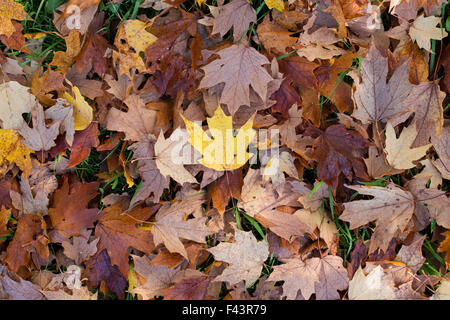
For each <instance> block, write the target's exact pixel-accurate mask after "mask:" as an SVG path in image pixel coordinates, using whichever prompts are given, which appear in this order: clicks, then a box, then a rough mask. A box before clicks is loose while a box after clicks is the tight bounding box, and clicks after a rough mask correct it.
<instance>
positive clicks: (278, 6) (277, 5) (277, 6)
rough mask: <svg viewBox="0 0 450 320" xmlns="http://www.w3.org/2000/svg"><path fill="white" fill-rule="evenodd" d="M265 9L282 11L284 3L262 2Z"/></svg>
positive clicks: (279, 0) (276, 1) (278, 0)
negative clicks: (264, 4) (265, 6)
mask: <svg viewBox="0 0 450 320" xmlns="http://www.w3.org/2000/svg"><path fill="white" fill-rule="evenodd" d="M264 1H265V3H266V5H267V7H268V8H269V9H272V8H275V9H277V10H278V11H280V12H283V10H284V1H283V0H264Z"/></svg>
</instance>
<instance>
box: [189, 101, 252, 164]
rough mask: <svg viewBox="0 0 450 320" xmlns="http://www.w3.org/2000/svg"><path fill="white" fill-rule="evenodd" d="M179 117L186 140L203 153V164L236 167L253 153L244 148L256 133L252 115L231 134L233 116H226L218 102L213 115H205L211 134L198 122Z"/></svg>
mask: <svg viewBox="0 0 450 320" xmlns="http://www.w3.org/2000/svg"><path fill="white" fill-rule="evenodd" d="M181 117H182V118H183V120H184V123H185V124H186V129H187V131H188V132H189V134H190V140H189V142H190V143H191V145H192V146H193V147H194V148H195V149H196V150H198V151H199V152H200V153H201V154H202V155H203V158H202V159H201V160H200V163H201V164H202V165H204V166H205V167H207V168H211V169H213V170H216V171H224V170H235V169H238V168H240V167H242V166H243V165H244V164H245V163H246V162H247V161H248V159H249V158H250V156H251V155H252V154H250V153H248V152H247V147H248V145H249V144H250V142H251V141H252V139H253V137H254V136H255V134H256V132H255V130H253V128H252V127H253V119H254V117H255V115H253V116H252V117H251V118H250V119H249V120H248V121H247V122H246V123H245V124H244V125H243V126H242V127H241V128H240V129H239V131H238V133H237V135H234V134H233V120H232V117H231V116H226V115H225V113H224V112H223V110H222V108H221V107H220V105H219V106H218V107H217V110H216V112H215V113H214V115H213V117H212V118H207V122H208V126H209V133H210V135H211V137H210V136H209V135H208V134H207V133H206V132H205V131H203V129H202V127H201V126H200V125H199V124H197V123H194V122H191V121H189V120H187V119H186V118H184V117H183V116H182V115H181Z"/></svg>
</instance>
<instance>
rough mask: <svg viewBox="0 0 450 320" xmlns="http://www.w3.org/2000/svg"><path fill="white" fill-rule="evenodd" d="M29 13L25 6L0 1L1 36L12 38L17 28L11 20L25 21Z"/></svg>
mask: <svg viewBox="0 0 450 320" xmlns="http://www.w3.org/2000/svg"><path fill="white" fill-rule="evenodd" d="M26 17H27V13H26V12H25V10H24V9H23V5H21V4H20V3H17V2H15V1H14V0H0V35H5V36H6V37H8V38H9V37H11V36H12V34H13V33H14V32H16V28H15V27H14V25H13V23H12V21H11V19H14V20H25V19H26Z"/></svg>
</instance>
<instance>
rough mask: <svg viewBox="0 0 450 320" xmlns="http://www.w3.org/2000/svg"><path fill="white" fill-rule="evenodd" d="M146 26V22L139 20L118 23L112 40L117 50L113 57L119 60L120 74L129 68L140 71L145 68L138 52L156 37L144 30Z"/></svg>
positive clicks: (142, 50) (143, 50) (126, 71)
mask: <svg viewBox="0 0 450 320" xmlns="http://www.w3.org/2000/svg"><path fill="white" fill-rule="evenodd" d="M146 27H147V23H145V22H143V21H140V20H127V21H125V22H124V23H122V24H121V25H120V27H119V30H118V31H117V35H116V39H115V41H114V44H115V46H116V47H117V49H119V52H116V51H115V52H114V53H113V59H114V61H116V60H119V65H120V73H121V74H123V73H125V74H128V72H129V69H130V68H136V69H137V70H139V71H140V72H143V71H145V70H146V69H147V68H146V66H145V63H144V61H143V60H142V58H141V56H140V53H141V52H145V49H147V47H148V46H149V45H151V44H152V43H153V42H155V41H156V40H158V38H157V37H155V36H154V35H153V34H151V33H150V32H148V31H147V30H145V28H146Z"/></svg>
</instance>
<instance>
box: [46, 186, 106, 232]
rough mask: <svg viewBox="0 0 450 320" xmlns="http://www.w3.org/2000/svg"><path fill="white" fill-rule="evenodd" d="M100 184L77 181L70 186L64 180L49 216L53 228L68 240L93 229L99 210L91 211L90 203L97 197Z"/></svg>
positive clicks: (93, 209)
mask: <svg viewBox="0 0 450 320" xmlns="http://www.w3.org/2000/svg"><path fill="white" fill-rule="evenodd" d="M99 185H100V183H99V182H91V183H81V182H79V181H77V180H76V181H75V182H73V183H72V184H69V179H68V178H67V177H66V178H65V179H64V182H63V185H62V186H61V188H59V189H58V190H57V191H56V192H55V195H54V198H53V206H52V207H51V208H49V210H48V214H49V216H50V220H51V222H52V225H53V228H54V229H56V230H58V231H60V232H61V233H62V234H63V235H64V236H65V237H66V238H70V237H71V236H76V235H80V231H81V230H83V229H86V228H92V227H93V226H94V221H96V220H97V219H98V218H99V216H98V209H97V208H92V209H89V208H87V207H88V204H89V202H90V201H91V200H92V199H94V198H95V197H96V196H97V189H98V187H99Z"/></svg>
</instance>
